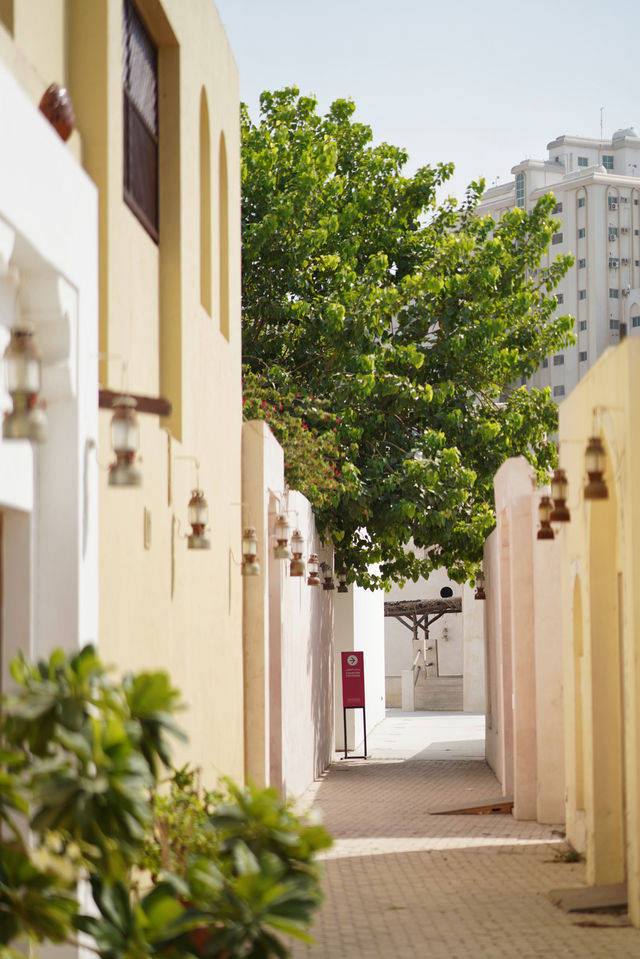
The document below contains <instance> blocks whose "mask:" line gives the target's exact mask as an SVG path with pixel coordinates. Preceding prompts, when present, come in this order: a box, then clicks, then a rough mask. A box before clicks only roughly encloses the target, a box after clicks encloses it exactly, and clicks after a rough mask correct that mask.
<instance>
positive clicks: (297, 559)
mask: <svg viewBox="0 0 640 959" xmlns="http://www.w3.org/2000/svg"><path fill="white" fill-rule="evenodd" d="M291 552H292V553H293V559H292V560H291V564H290V566H289V576H304V573H305V565H304V560H303V558H302V554H303V552H304V537H303V535H302V533H301V532H300V530H299V529H296V530H294V533H293V536H292V537H291Z"/></svg>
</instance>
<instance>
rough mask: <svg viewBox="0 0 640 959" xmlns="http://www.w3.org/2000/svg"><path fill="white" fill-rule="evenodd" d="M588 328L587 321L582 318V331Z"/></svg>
mask: <svg viewBox="0 0 640 959" xmlns="http://www.w3.org/2000/svg"><path fill="white" fill-rule="evenodd" d="M586 328H587V321H586V320H580V331H581V332H582V331H583V330H586Z"/></svg>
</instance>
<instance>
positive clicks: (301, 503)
mask: <svg viewBox="0 0 640 959" xmlns="http://www.w3.org/2000/svg"><path fill="white" fill-rule="evenodd" d="M243 512H244V520H245V524H251V525H255V526H256V527H257V530H258V539H259V543H258V550H259V552H258V559H259V562H260V565H261V568H262V574H261V576H259V577H245V578H244V643H245V714H246V719H245V726H246V757H247V760H246V774H247V777H248V778H250V779H251V780H253V781H254V782H256V783H258V784H260V785H267V784H268V785H273V786H275V787H277V788H278V789H279V790H280V791H281V792H282V793H284V794H287V795H299V794H301V793H302V792H304V790H305V789H306V787H307V786H308V785H309V783H310V782H312V781H313V779H314V778H316V777H317V776H319V775H320V773H321V772H322V771H323V770H324V769H325V768H326V767H327V766H328V765H329V762H330V761H331V756H332V749H333V603H334V599H333V597H334V595H335V590H334V591H325V590H323V589H322V586H308V585H307V577H306V576H305V577H299V578H298V577H294V578H292V577H290V576H289V561H288V560H279V559H276V558H275V557H274V550H273V547H274V542H275V540H274V536H273V530H274V522H275V517H276V515H277V513H279V512H285V513H287V514H288V517H289V522H290V525H291V531H292V532H293V530H294V528H295V527H296V526H298V527H299V528H300V531H301V532H302V534H303V536H304V539H305V553H304V558H305V560H306V558H307V557H308V555H309V553H311V552H316V553H319V554H320V556H321V559H324V560H325V561H327V562H330V561H331V558H332V557H331V555H330V553H329V552H327V551H326V550H323V547H322V545H321V543H320V541H319V537H318V534H317V532H316V528H315V522H314V518H313V513H312V510H311V506H310V504H309V502H308V501H307V500H306V499H305V498H304V496H302V494H300V493H299V492H295V491H285V486H284V457H283V453H282V448H281V447H280V445H279V444H278V443H277V441H276V439H275V437H274V436H273V434H272V433H271V430H270V429H269V427H268V426H267V425H266V423H264V422H259V421H251V422H248V423H245V424H244V427H243Z"/></svg>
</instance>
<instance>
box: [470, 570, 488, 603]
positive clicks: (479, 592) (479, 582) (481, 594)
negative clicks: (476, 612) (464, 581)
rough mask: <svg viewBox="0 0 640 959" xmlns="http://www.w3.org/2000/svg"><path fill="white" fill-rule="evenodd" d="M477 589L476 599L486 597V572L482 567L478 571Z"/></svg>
mask: <svg viewBox="0 0 640 959" xmlns="http://www.w3.org/2000/svg"><path fill="white" fill-rule="evenodd" d="M475 585H476V591H475V593H474V596H473V598H474V599H486V598H487V594H486V593H485V591H484V573H483V571H482V570H481V569H479V570H478V572H477V573H476V578H475Z"/></svg>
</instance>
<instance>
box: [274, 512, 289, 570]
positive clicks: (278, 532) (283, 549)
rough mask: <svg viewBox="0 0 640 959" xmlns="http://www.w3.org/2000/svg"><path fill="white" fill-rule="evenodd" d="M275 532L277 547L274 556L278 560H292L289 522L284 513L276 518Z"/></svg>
mask: <svg viewBox="0 0 640 959" xmlns="http://www.w3.org/2000/svg"><path fill="white" fill-rule="evenodd" d="M274 532H275V537H276V546H275V549H274V552H273V555H274V556H275V558H276V559H291V550H290V549H289V521H288V520H287V517H286V516H285V515H284V514H283V513H281V514H280V515H279V516H276V525H275V530H274Z"/></svg>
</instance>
